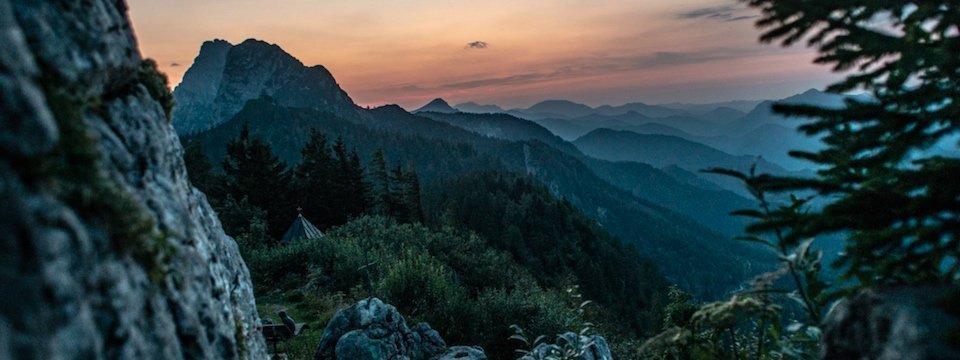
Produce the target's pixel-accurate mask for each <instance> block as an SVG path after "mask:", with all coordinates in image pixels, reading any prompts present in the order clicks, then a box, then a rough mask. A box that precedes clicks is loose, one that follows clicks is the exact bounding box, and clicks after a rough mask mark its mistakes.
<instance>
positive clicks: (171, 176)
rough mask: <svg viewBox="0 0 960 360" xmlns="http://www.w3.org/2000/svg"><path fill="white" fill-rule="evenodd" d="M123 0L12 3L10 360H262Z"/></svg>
mask: <svg viewBox="0 0 960 360" xmlns="http://www.w3.org/2000/svg"><path fill="white" fill-rule="evenodd" d="M126 10H127V9H126V6H125V4H124V3H123V2H122V1H116V0H79V1H77V0H48V1H36V0H0V48H2V49H4V50H3V51H2V52H0V94H2V96H0V109H2V111H0V294H4V300H3V301H2V302H0V358H2V359H17V358H24V359H73V358H78V359H79V358H85V359H86V358H116V359H139V358H164V359H183V358H191V359H193V358H206V359H239V358H264V357H265V356H266V350H265V346H264V343H263V339H262V337H261V336H260V334H259V332H258V331H257V330H256V327H257V325H258V323H259V318H258V316H257V313H256V309H255V305H254V299H253V291H252V288H251V285H250V278H249V273H248V272H247V269H246V266H245V265H244V263H243V261H242V259H241V258H240V255H239V252H238V250H237V247H236V244H235V243H234V242H233V240H232V239H230V238H229V237H227V236H226V235H225V234H224V233H223V231H222V230H221V228H220V223H219V221H218V220H217V218H216V215H215V214H214V213H213V212H212V210H211V209H210V206H209V205H208V204H207V201H206V199H205V197H204V195H203V194H202V193H200V192H198V191H197V190H195V189H193V188H192V187H191V185H190V183H189V182H188V180H187V176H186V172H185V169H184V165H183V160H182V156H181V155H182V149H181V147H180V145H179V141H178V139H177V136H176V134H175V133H174V130H173V128H172V127H171V125H170V122H169V120H168V116H167V114H166V112H167V111H169V106H170V102H169V98H168V96H169V93H167V91H166V89H165V88H164V87H163V78H162V77H161V76H160V75H159V74H158V73H157V72H156V70H155V67H154V66H152V63H150V62H145V61H143V60H142V59H141V57H140V54H139V52H138V50H137V45H136V40H135V39H134V36H133V33H132V31H131V29H130V23H129V21H128V19H127V17H126Z"/></svg>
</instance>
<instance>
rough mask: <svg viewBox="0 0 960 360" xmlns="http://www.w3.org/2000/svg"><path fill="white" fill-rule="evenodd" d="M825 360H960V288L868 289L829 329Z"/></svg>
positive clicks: (840, 310) (838, 312)
mask: <svg viewBox="0 0 960 360" xmlns="http://www.w3.org/2000/svg"><path fill="white" fill-rule="evenodd" d="M823 331H824V332H823V347H822V353H821V358H822V359H864V360H866V359H876V360H934V359H960V287H958V286H942V287H915V288H899V289H880V290H865V291H862V292H860V293H859V294H857V295H855V296H852V297H850V298H848V299H845V300H843V301H841V302H840V303H839V304H837V306H836V307H834V309H833V310H831V311H830V313H829V314H828V315H827V318H826V320H824V324H823Z"/></svg>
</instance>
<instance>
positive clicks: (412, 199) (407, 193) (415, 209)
mask: <svg viewBox="0 0 960 360" xmlns="http://www.w3.org/2000/svg"><path fill="white" fill-rule="evenodd" d="M403 195H404V200H403V202H404V204H405V207H406V208H407V214H408V216H409V220H410V221H411V222H423V205H422V203H421V201H420V198H421V196H420V176H419V175H417V171H416V170H414V169H410V170H407V171H406V175H405V176H404V194H403Z"/></svg>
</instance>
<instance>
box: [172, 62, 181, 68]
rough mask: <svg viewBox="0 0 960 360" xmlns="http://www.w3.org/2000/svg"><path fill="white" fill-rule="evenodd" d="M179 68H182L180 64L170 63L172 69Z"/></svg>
mask: <svg viewBox="0 0 960 360" xmlns="http://www.w3.org/2000/svg"><path fill="white" fill-rule="evenodd" d="M179 66H180V63H176V62H172V63H170V67H179Z"/></svg>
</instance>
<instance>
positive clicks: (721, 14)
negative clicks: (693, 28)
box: [677, 5, 757, 22]
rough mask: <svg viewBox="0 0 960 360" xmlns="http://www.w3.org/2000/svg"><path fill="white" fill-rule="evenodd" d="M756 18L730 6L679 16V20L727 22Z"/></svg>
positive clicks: (704, 9) (695, 11)
mask: <svg viewBox="0 0 960 360" xmlns="http://www.w3.org/2000/svg"><path fill="white" fill-rule="evenodd" d="M755 17H757V16H756V15H747V14H745V9H744V8H741V7H736V6H730V5H724V6H713V7H705V8H699V9H693V10H689V11H684V12H681V13H679V14H677V18H679V19H706V20H716V21H727V22H732V21H741V20H748V19H753V18H755Z"/></svg>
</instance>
